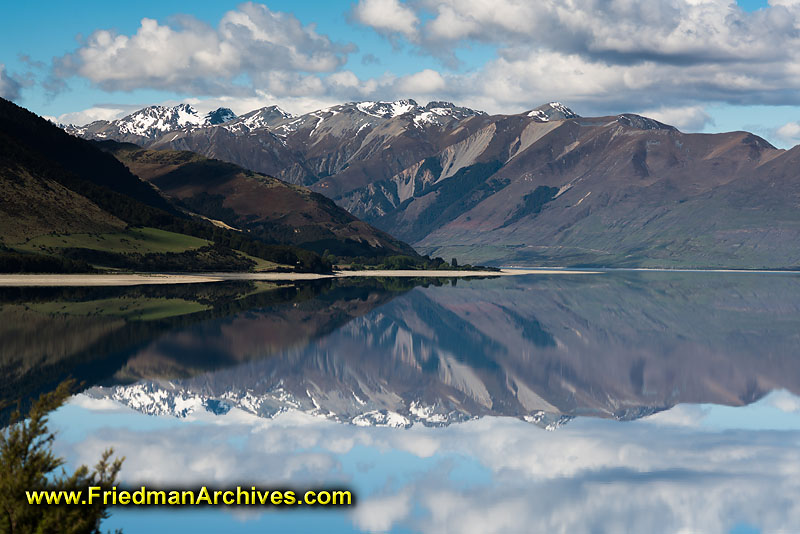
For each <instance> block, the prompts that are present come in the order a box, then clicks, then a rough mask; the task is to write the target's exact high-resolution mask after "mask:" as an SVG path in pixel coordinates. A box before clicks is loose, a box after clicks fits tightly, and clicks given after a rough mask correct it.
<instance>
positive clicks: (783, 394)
mask: <svg viewBox="0 0 800 534" xmlns="http://www.w3.org/2000/svg"><path fill="white" fill-rule="evenodd" d="M795 124H796V123H795ZM795 135H796V136H797V137H800V126H798V128H797V131H796V134H795ZM768 401H769V403H770V404H772V406H774V407H775V408H777V409H779V410H780V411H782V412H787V413H795V412H800V399H798V398H797V397H795V396H794V395H792V394H791V393H789V392H788V391H778V392H775V393H772V394H771V395H770V396H769V397H768Z"/></svg>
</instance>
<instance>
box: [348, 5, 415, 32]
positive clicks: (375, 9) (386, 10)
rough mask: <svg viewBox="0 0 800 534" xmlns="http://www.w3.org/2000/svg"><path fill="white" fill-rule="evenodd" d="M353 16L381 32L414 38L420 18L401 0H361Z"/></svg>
mask: <svg viewBox="0 0 800 534" xmlns="http://www.w3.org/2000/svg"><path fill="white" fill-rule="evenodd" d="M353 16H354V17H355V19H356V20H357V21H358V22H360V23H361V24H364V25H366V26H371V27H372V28H374V29H375V30H377V31H379V32H389V33H400V34H402V35H404V36H406V37H408V38H413V37H414V35H415V34H416V31H417V24H418V23H419V19H418V18H417V15H416V14H414V11H413V10H412V9H411V8H409V7H408V6H406V5H405V4H403V3H402V2H400V1H399V0H359V2H358V3H357V4H356V5H355V6H353Z"/></svg>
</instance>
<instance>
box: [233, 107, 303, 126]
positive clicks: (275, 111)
mask: <svg viewBox="0 0 800 534" xmlns="http://www.w3.org/2000/svg"><path fill="white" fill-rule="evenodd" d="M292 117H293V116H292V114H291V113H289V112H287V111H284V110H283V109H281V108H280V107H278V106H267V107H263V108H259V109H254V110H253V111H249V112H247V113H245V114H244V115H242V116H240V117H239V118H238V119H239V120H237V121H235V122H232V123H231V124H229V125H225V126H224V128H226V129H228V130H230V131H233V132H240V131H251V130H259V129H261V128H271V127H273V126H275V125H277V124H280V123H281V122H283V121H285V120H286V119H291V118H292Z"/></svg>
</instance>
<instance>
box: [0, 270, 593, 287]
mask: <svg viewBox="0 0 800 534" xmlns="http://www.w3.org/2000/svg"><path fill="white" fill-rule="evenodd" d="M526 274H600V271H573V270H563V269H548V270H542V269H536V270H530V269H501V270H500V271H412V270H409V271H337V272H335V273H333V274H316V273H197V274H194V273H181V274H168V273H126V274H0V287H58V286H64V287H91V286H97V287H112V286H137V285H164V284H205V283H212V282H231V281H242V280H246V281H256V282H257V281H274V282H278V281H285V282H294V281H304V280H322V279H328V278H369V277H395V278H475V277H486V276H492V277H494V276H520V275H526Z"/></svg>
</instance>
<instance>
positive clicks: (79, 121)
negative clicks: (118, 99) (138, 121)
mask: <svg viewBox="0 0 800 534" xmlns="http://www.w3.org/2000/svg"><path fill="white" fill-rule="evenodd" d="M140 107H143V106H110V107H105V106H94V107H91V108H88V109H84V110H82V111H74V112H71V113H64V114H63V115H59V116H58V117H57V118H56V120H55V122H57V123H60V124H75V125H79V126H82V125H84V124H89V123H90V122H94V121H111V120H114V119H118V118H120V117H124V116H125V115H127V114H128V113H131V112H132V111H136V110H137V109H139V108H140Z"/></svg>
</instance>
